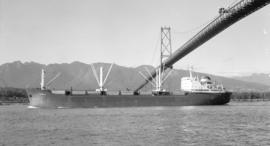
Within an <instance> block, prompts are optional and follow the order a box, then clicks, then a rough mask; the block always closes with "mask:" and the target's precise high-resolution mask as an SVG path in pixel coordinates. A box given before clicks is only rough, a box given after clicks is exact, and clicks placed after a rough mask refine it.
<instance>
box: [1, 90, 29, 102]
mask: <svg viewBox="0 0 270 146" xmlns="http://www.w3.org/2000/svg"><path fill="white" fill-rule="evenodd" d="M1 102H16V103H27V102H28V98H27V93H26V90H25V89H21V88H13V87H0V103H1Z"/></svg>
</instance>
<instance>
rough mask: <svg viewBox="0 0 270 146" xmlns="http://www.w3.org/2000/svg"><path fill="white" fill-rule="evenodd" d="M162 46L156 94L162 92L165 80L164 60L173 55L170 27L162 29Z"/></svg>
mask: <svg viewBox="0 0 270 146" xmlns="http://www.w3.org/2000/svg"><path fill="white" fill-rule="evenodd" d="M160 38H161V44H160V67H159V68H158V69H157V71H156V72H157V78H156V90H155V91H156V92H162V91H163V89H161V87H162V84H163V79H164V71H165V69H166V68H167V67H165V64H164V60H166V59H167V58H168V57H170V56H171V55H172V42H171V28H170V27H161V33H160Z"/></svg>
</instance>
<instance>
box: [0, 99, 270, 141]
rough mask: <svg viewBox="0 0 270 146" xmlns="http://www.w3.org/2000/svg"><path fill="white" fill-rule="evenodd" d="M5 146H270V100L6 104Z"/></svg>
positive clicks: (1, 135)
mask: <svg viewBox="0 0 270 146" xmlns="http://www.w3.org/2000/svg"><path fill="white" fill-rule="evenodd" d="M0 121H1V123H0V128H1V129H0V145H1V144H2V145H116V146H118V145H270V102H245V103H243V102H242V103H237V102H231V103H230V104H229V105H226V106H184V107H144V108H96V109H28V108H27V106H26V105H10V106H0Z"/></svg>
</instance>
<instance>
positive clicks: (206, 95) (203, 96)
mask: <svg viewBox="0 0 270 146" xmlns="http://www.w3.org/2000/svg"><path fill="white" fill-rule="evenodd" d="M100 70H101V73H100V74H102V68H101V69H100ZM44 74H45V71H44V70H42V79H41V88H36V89H27V94H28V97H29V101H30V106H32V107H41V108H95V107H141V106H194V105H223V104H226V103H228V102H229V101H230V96H231V92H228V91H226V90H225V89H224V87H223V86H222V85H221V84H219V85H218V84H215V83H213V82H212V81H211V79H210V77H208V76H202V77H201V78H199V77H198V76H197V77H193V75H192V72H190V75H189V76H188V77H183V78H182V79H181V90H182V91H181V92H168V91H166V90H164V89H162V90H160V87H157V88H156V89H155V90H153V91H152V93H150V94H149V93H140V92H133V91H115V92H110V91H108V90H107V89H104V87H103V83H105V82H103V83H102V78H100V81H101V82H99V85H100V88H99V89H97V90H96V91H89V90H80V91H78V90H72V89H69V90H50V89H47V88H46V87H45V86H44ZM100 77H102V75H100Z"/></svg>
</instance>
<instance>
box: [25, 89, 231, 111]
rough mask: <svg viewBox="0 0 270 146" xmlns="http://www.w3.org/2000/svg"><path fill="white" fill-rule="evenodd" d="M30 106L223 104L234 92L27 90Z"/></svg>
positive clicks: (92, 106)
mask: <svg viewBox="0 0 270 146" xmlns="http://www.w3.org/2000/svg"><path fill="white" fill-rule="evenodd" d="M27 94H28V98H29V101H30V103H29V104H30V106H34V107H43V108H95V107H140V106H192V105H223V104H226V103H228V102H229V101H230V96H231V92H223V93H185V94H182V95H159V96H153V95H96V94H90V95H64V94H53V93H52V92H51V91H50V90H40V89H28V90H27Z"/></svg>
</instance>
